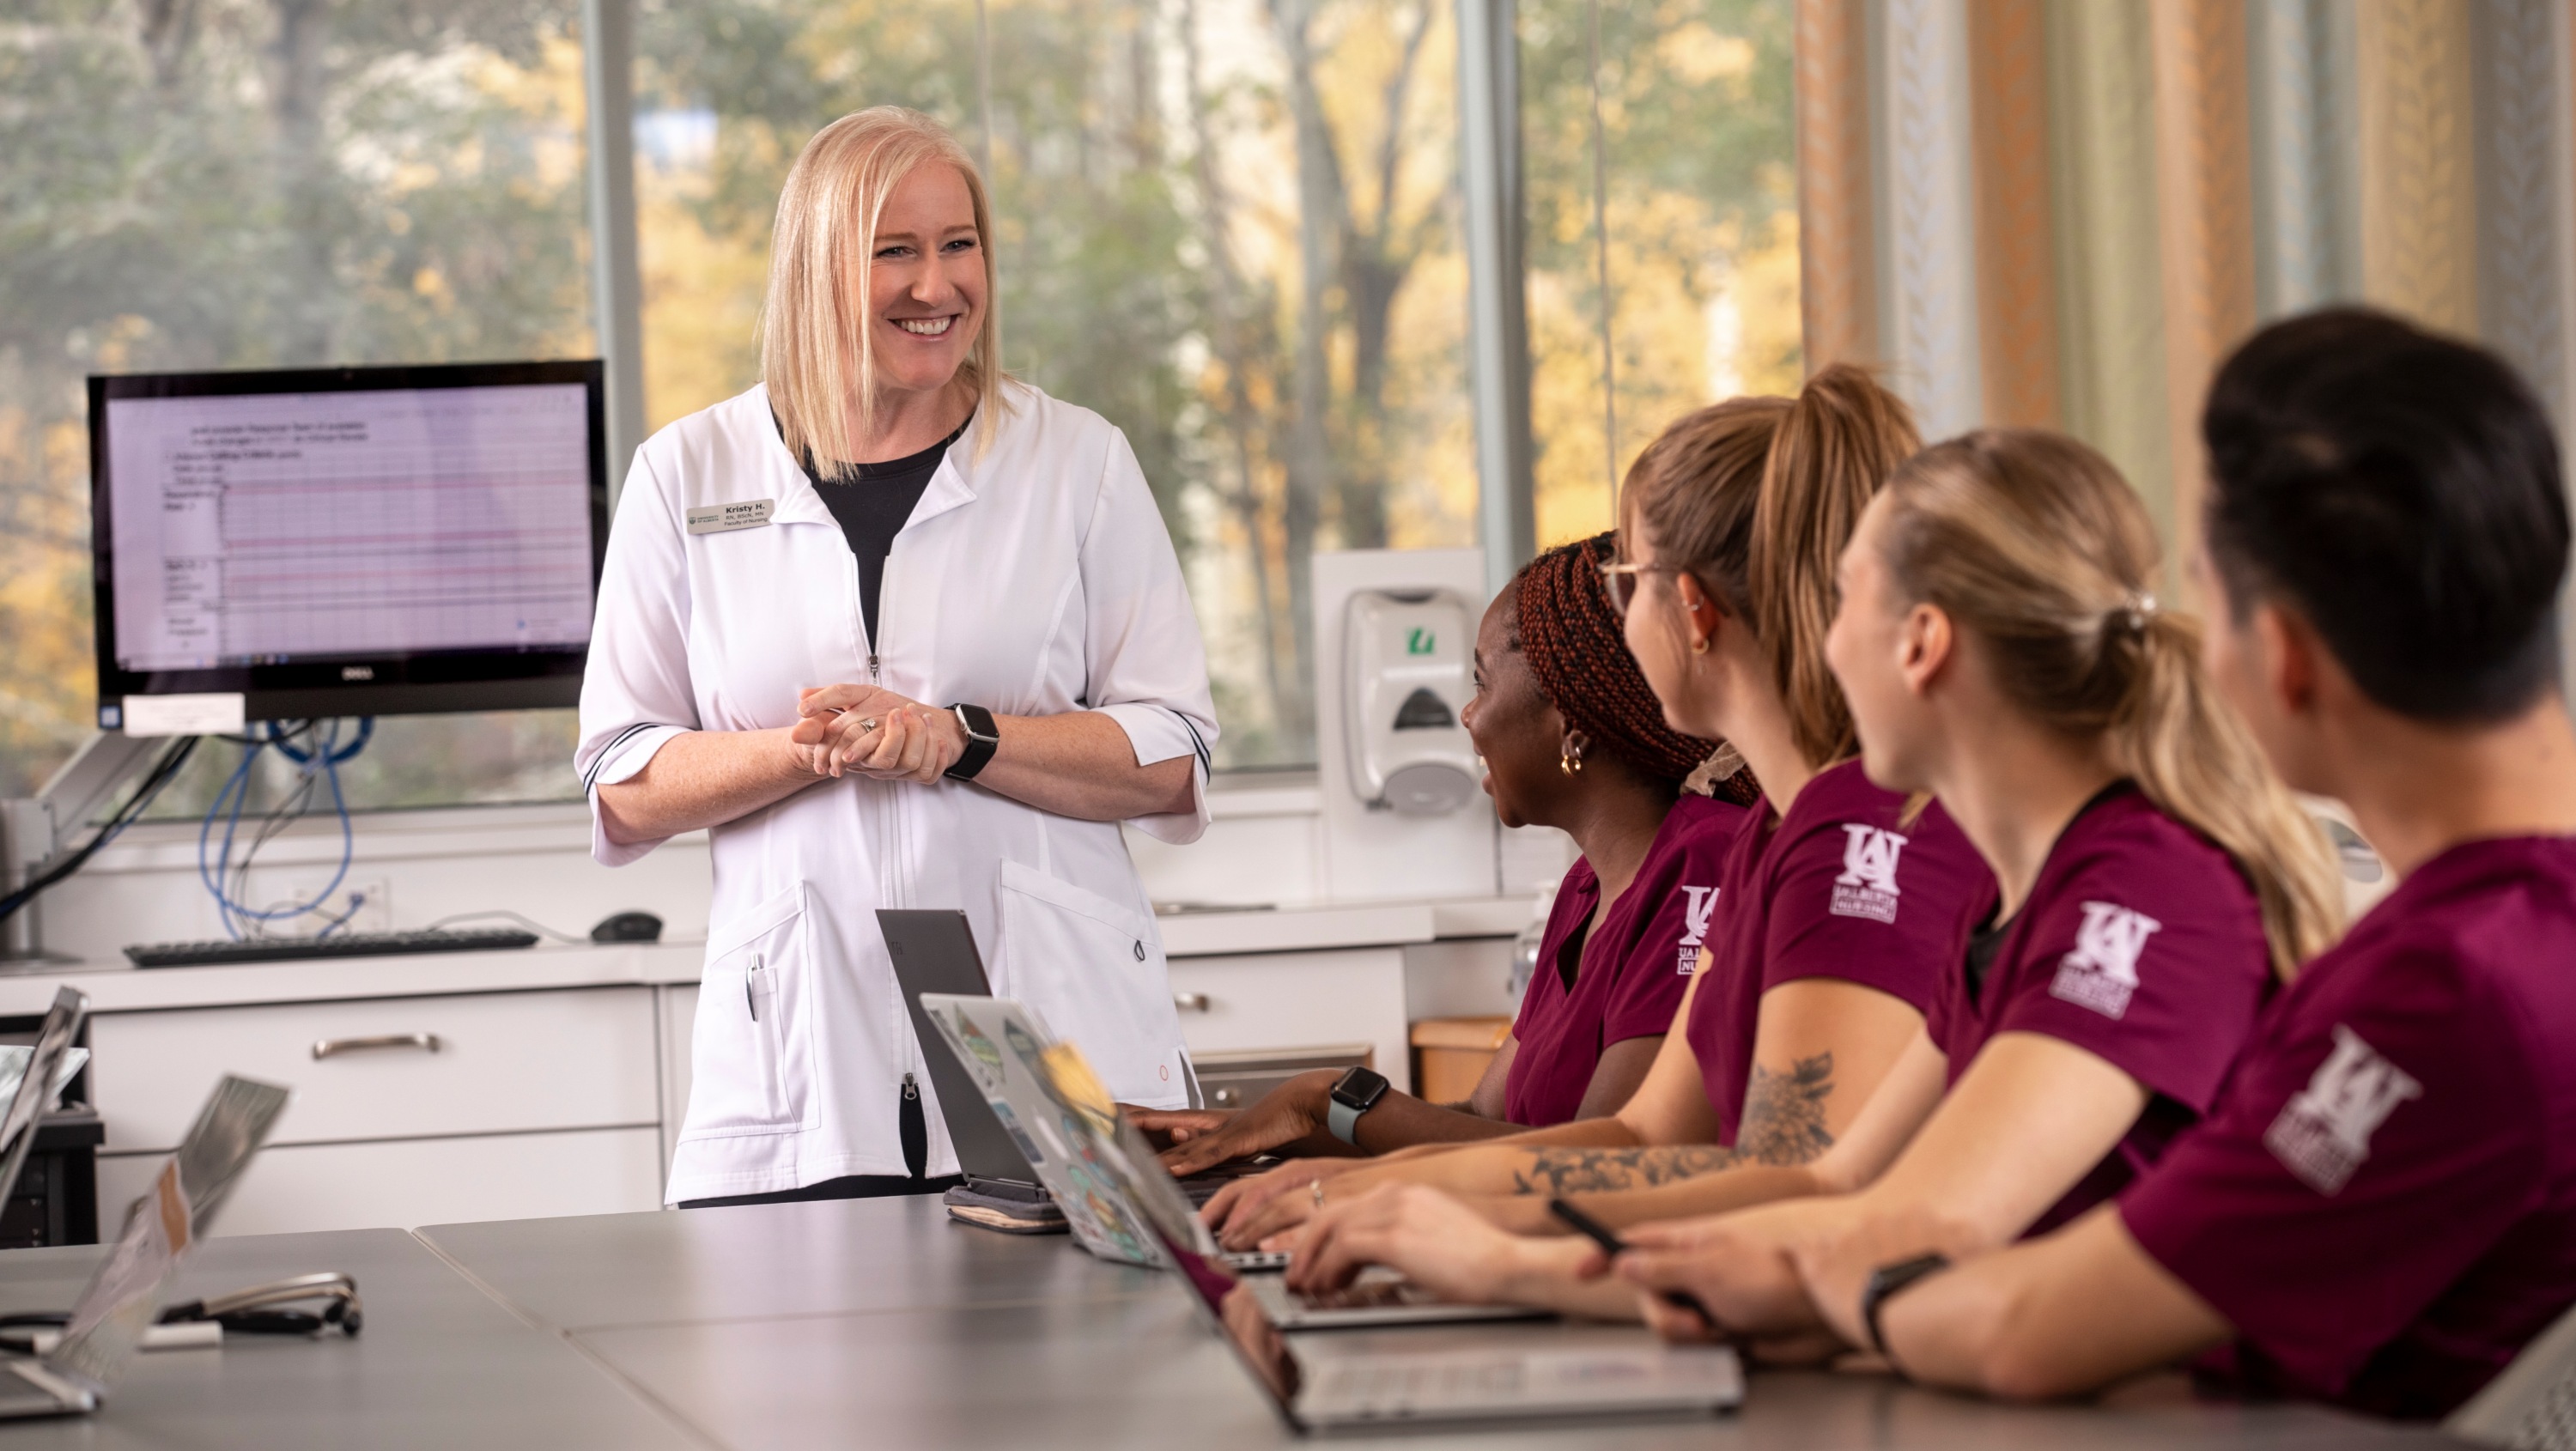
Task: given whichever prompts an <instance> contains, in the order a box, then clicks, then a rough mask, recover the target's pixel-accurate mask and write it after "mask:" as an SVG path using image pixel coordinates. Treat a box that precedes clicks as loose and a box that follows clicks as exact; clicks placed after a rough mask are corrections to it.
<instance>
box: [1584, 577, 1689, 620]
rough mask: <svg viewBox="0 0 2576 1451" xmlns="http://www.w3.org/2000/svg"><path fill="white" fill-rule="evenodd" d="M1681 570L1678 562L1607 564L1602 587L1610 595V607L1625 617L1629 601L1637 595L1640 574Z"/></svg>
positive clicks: (1602, 578)
mask: <svg viewBox="0 0 2576 1451" xmlns="http://www.w3.org/2000/svg"><path fill="white" fill-rule="evenodd" d="M1681 572H1682V567H1681V566H1680V565H1678V564H1605V565H1602V566H1601V588H1602V589H1603V590H1604V591H1605V592H1607V593H1608V594H1609V596H1610V608H1611V609H1612V610H1614V611H1616V612H1617V613H1618V614H1619V615H1620V616H1621V617H1622V618H1625V617H1626V615H1627V613H1628V605H1629V603H1630V602H1631V601H1633V600H1634V599H1636V597H1637V577H1638V576H1639V575H1644V574H1679V573H1681Z"/></svg>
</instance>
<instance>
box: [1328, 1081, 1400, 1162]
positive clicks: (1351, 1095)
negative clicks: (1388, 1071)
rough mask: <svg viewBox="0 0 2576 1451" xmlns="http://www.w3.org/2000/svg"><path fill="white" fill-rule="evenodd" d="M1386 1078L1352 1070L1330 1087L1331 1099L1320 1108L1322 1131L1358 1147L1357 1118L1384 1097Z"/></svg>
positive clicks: (1358, 1121) (1358, 1119) (1358, 1122)
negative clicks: (1322, 1115) (1328, 1130)
mask: <svg viewBox="0 0 2576 1451" xmlns="http://www.w3.org/2000/svg"><path fill="white" fill-rule="evenodd" d="M1386 1090H1387V1081H1386V1075H1385V1074H1383V1073H1380V1072H1378V1071H1377V1070H1376V1069H1374V1068H1352V1069H1350V1070H1348V1071H1346V1072H1344V1073H1343V1074H1342V1076H1341V1078H1340V1080H1339V1081H1337V1082H1336V1083H1334V1084H1333V1092H1332V1097H1331V1099H1330V1101H1329V1102H1327V1103H1326V1104H1325V1106H1324V1127H1326V1128H1328V1129H1331V1130H1332V1131H1333V1137H1334V1138H1337V1139H1339V1140H1341V1141H1342V1142H1343V1143H1346V1144H1348V1145H1350V1146H1351V1147H1352V1148H1354V1149H1356V1148H1358V1147H1359V1146H1360V1141H1359V1139H1358V1137H1357V1135H1358V1133H1359V1125H1360V1115H1361V1114H1364V1113H1366V1112H1368V1111H1369V1110H1370V1109H1373V1108H1375V1107H1377V1101H1378V1100H1379V1099H1381V1098H1384V1097H1386Z"/></svg>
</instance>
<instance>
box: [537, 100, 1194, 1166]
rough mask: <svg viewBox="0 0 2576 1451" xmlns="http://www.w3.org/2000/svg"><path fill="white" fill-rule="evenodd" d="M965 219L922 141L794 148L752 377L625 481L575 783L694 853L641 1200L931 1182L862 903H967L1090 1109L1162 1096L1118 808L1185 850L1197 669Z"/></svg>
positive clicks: (1186, 631) (827, 135) (1175, 1042)
mask: <svg viewBox="0 0 2576 1451" xmlns="http://www.w3.org/2000/svg"><path fill="white" fill-rule="evenodd" d="M991 234H992V228H991V218H990V213H989V211H988V209H987V206H986V201H985V196H984V190H983V183H982V181H981V179H980V178H979V177H978V176H977V175H976V172H975V168H974V165H973V163H972V162H971V161H970V160H969V159H968V157H967V155H966V153H965V152H964V150H963V149H961V148H960V147H959V146H958V144H957V142H956V141H955V139H954V138H952V137H951V136H950V135H949V134H948V133H947V132H946V131H945V130H944V129H942V128H941V127H940V126H939V125H938V124H937V123H936V122H934V121H932V120H930V119H929V118H928V117H926V116H922V115H920V114H918V113H916V112H911V111H904V110H900V109H897V108H894V107H878V108H875V109H873V110H868V111H862V112H859V113H857V114H855V115H851V116H846V117H843V118H842V119H841V120H839V121H836V122H834V123H833V124H832V125H830V126H828V127H826V128H824V130H823V131H821V132H820V133H818V134H817V135H816V136H815V137H814V139H813V140H812V141H810V142H808V143H807V145H806V147H805V152H804V154H803V155H802V156H801V157H799V158H798V160H797V162H796V166H795V168H794V170H793V171H791V172H790V173H789V175H788V179H787V185H786V189H785V192H784V194H783V195H782V196H781V197H780V200H779V208H778V223H777V228H776V232H775V234H774V238H773V241H772V244H771V261H770V278H769V296H768V303H767V307H766V310H765V312H764V316H763V334H762V359H761V361H762V372H763V374H764V376H765V378H766V380H767V381H766V383H765V384H764V385H763V386H761V387H756V388H753V389H752V390H751V391H750V392H748V393H744V394H743V395H741V396H740V397H737V398H734V399H732V400H730V401H728V402H724V403H719V404H717V405H716V406H715V407H713V408H709V409H707V410H705V411H704V412H701V413H695V414H692V415H690V416H689V417H687V418H683V419H681V420H680V421H678V422H677V423H674V424H672V425H670V426H669V427H667V428H664V429H663V430H662V431H661V432H659V433H657V434H655V435H654V436H653V437H652V438H651V439H649V440H647V441H646V443H645V444H644V446H643V447H642V448H641V449H639V450H638V451H637V452H636V455H635V462H634V466H633V468H632V470H631V471H630V472H629V473H628V474H627V477H626V484H625V490H624V493H623V495H622V496H621V498H620V500H619V503H618V508H617V519H616V523H615V526H614V528H613V529H612V530H611V531H610V535H609V546H608V565H607V572H606V575H605V577H604V580H603V583H602V586H601V594H600V602H599V617H598V624H597V626H596V629H595V631H594V634H593V637H592V641H591V652H590V667H589V673H588V676H587V678H586V679H585V681H584V683H583V688H582V700H581V728H582V741H581V747H580V751H579V753H578V755H577V757H576V758H575V764H576V766H577V768H578V769H579V771H580V772H581V776H582V780H583V782H584V784H585V786H586V787H587V789H588V790H589V793H590V800H591V812H592V820H593V830H592V854H593V855H594V856H596V857H597V858H598V859H599V860H600V861H601V862H603V863H606V864H608V865H610V866H616V865H620V864H622V863H625V862H630V861H633V860H635V859H636V858H638V857H640V856H642V855H644V854H645V853H646V852H648V851H651V850H652V849H653V848H654V847H655V846H657V845H659V844H660V843H662V842H663V841H666V840H668V839H670V838H671V837H673V836H676V835H679V834H680V833H682V832H686V831H694V830H698V829H700V828H706V829H707V830H708V834H709V838H710V841H711V844H712V854H713V857H714V866H715V894H714V907H713V911H712V914H711V916H710V918H709V922H708V927H707V960H706V968H705V974H704V978H703V980H702V982H703V986H702V990H701V992H700V994H699V999H698V1012H697V1024H696V1036H695V1044H694V1049H693V1052H692V1057H691V1063H692V1073H693V1079H692V1083H691V1086H690V1092H689V1108H688V1116H687V1119H686V1121H685V1123H684V1126H683V1127H682V1129H681V1132H680V1139H679V1146H678V1152H677V1153H676V1154H675V1155H674V1157H673V1160H672V1166H671V1179H670V1184H669V1186H668V1188H667V1190H666V1197H667V1198H668V1199H669V1200H670V1201H672V1202H675V1203H684V1204H685V1203H693V1202H706V1201H718V1202H726V1203H732V1202H742V1201H745V1200H760V1199H804V1198H844V1197H859V1196H865V1195H875V1194H889V1193H906V1192H922V1191H925V1190H930V1189H937V1188H941V1187H944V1186H945V1184H946V1183H947V1182H949V1181H947V1180H946V1179H945V1178H944V1177H943V1176H946V1175H950V1174H953V1173H954V1172H955V1171H956V1159H955V1155H954V1153H953V1152H952V1151H951V1149H950V1147H949V1145H948V1140H947V1135H946V1134H945V1132H943V1131H942V1130H941V1128H940V1127H939V1116H938V1113H937V1111H936V1107H935V1102H934V1101H933V1100H931V1099H930V1097H929V1094H930V1084H929V1077H928V1075H927V1074H926V1073H925V1072H924V1071H923V1068H922V1054H923V1052H924V1045H921V1044H919V1043H916V1042H915V1041H914V1040H913V1034H912V1030H911V1026H910V1024H909V1022H908V1020H907V1018H906V1015H905V1011H904V1008H903V1004H902V1001H901V999H900V998H899V997H898V995H897V989H896V985H895V980H894V975H893V971H892V968H891V966H890V964H889V962H888V960H887V956H886V950H885V944H884V941H883V939H882V938H881V937H880V936H879V934H878V931H877V924H876V917H875V913H876V909H878V908H880V907H913V908H925V907H930V908H958V909H962V910H964V911H965V913H966V914H967V916H968V917H969V918H970V919H971V921H972V923H973V926H974V929H975V935H976V938H977V940H978V942H980V943H981V944H982V946H983V949H984V954H985V958H986V969H987V971H988V972H989V973H990V974H991V976H992V979H993V986H994V989H995V991H997V992H999V993H1003V994H1006V995H1009V996H1012V997H1017V998H1020V999H1023V1000H1025V1001H1027V1002H1029V1003H1031V1004H1033V1005H1034V1006H1035V1007H1037V1009H1038V1010H1039V1011H1040V1012H1041V1013H1042V1014H1043V1015H1044V1016H1045V1018H1046V1019H1047V1021H1048V1023H1049V1024H1050V1025H1051V1026H1053V1027H1054V1028H1055V1030H1056V1031H1057V1032H1058V1033H1060V1034H1062V1035H1064V1036H1066V1037H1068V1038H1071V1039H1073V1040H1074V1041H1075V1042H1077V1043H1079V1044H1080V1045H1081V1047H1082V1049H1083V1051H1084V1052H1085V1053H1086V1054H1087V1055H1089V1056H1090V1057H1091V1059H1092V1060H1093V1062H1094V1064H1095V1065H1096V1066H1097V1067H1098V1068H1099V1070H1100V1072H1101V1075H1102V1077H1103V1078H1104V1079H1106V1080H1107V1084H1108V1087H1109V1088H1110V1089H1111V1090H1112V1091H1113V1092H1115V1093H1116V1094H1117V1096H1118V1097H1119V1098H1120V1099H1122V1100H1124V1101H1126V1102H1130V1103H1141V1104H1155V1105H1158V1106H1178V1105H1182V1104H1184V1103H1186V1102H1187V1101H1188V1098H1189V1082H1190V1078H1189V1068H1188V1063H1187V1060H1186V1058H1185V1057H1184V1055H1183V1052H1182V1047H1181V1033H1180V1024H1179V1021H1178V1019H1177V1017H1176V1016H1175V1014H1174V1012H1173V1007H1172V995H1171V989H1170V985H1169V983H1168V981H1167V980H1166V977H1165V973H1164V964H1163V950H1162V942H1161V939H1160V937H1159V935H1158V934H1157V932H1156V931H1155V927H1154V919H1153V912H1152V908H1151V906H1150V905H1149V903H1148V902H1147V900H1146V897H1145V892H1144V888H1143V885H1142V884H1141V883H1140V882H1139V881H1138V879H1137V876H1136V869H1135V866H1134V865H1133V863H1131V862H1130V861H1129V859H1128V856H1127V848H1126V845H1125V842H1124V840H1123V839H1122V837H1121V836H1120V834H1119V823H1120V822H1121V821H1129V822H1133V823H1134V824H1135V825H1136V826H1137V827H1138V828H1139V829H1141V830H1143V831H1145V832H1147V833H1149V834H1151V835H1153V836H1155V837H1158V838H1160V839H1162V840H1165V841H1170V842H1176V843H1177V842H1187V841H1192V840H1195V839H1196V838H1197V837H1198V835H1199V834H1200V833H1201V832H1202V831H1203V830H1204V829H1205V827H1206V823H1207V806H1206V796H1205V789H1206V782H1207V765H1208V748H1209V746H1210V745H1211V744H1212V743H1213V742H1214V741H1215V739H1216V722H1215V719H1214V709H1213V707H1212V705H1211V703H1210V701H1209V697H1208V685H1207V662H1206V653H1205V650H1204V648H1203V646H1202V644H1201V642H1200V638H1199V631H1198V623H1197V621H1196V619H1195V618H1194V617H1193V615H1192V614H1191V611H1190V602H1189V596H1188V593H1187V592H1186V590H1185V589H1184V588H1183V585H1182V579H1181V571H1180V565H1179V561H1178V560H1177V559H1176V558H1175V557H1174V555H1173V552H1172V545H1171V540H1170V537H1169V536H1168V535H1167V534H1166V533H1165V532H1164V529H1163V524H1162V520H1161V517H1160V516H1159V515H1158V514H1157V513H1156V512H1155V508H1154V501H1153V497H1152V495H1151V494H1150V493H1149V492H1148V490H1147V488H1146V485H1145V479H1144V475H1143V473H1142V472H1141V471H1140V470H1139V469H1138V467H1137V464H1136V458H1135V454H1134V453H1133V452H1132V451H1131V450H1130V449H1129V448H1128V445H1127V440H1126V438H1125V436H1124V435H1122V434H1121V433H1120V432H1119V431H1118V430H1117V429H1116V428H1114V427H1112V426H1110V425H1109V423H1108V422H1106V421H1105V420H1103V419H1102V418H1100V417H1099V415H1097V414H1094V413H1092V412H1090V411H1088V410H1086V409H1082V408H1077V407H1074V406H1072V405H1070V404H1066V403H1061V402H1058V401H1056V400H1055V399H1053V398H1050V397H1048V396H1046V395H1045V394H1044V393H1041V392H1039V391H1038V390H1036V389H1034V388H1031V387H1027V386H1025V385H1023V384H1020V383H1017V382H1014V381H1012V380H1010V379H1007V378H1005V377H1003V376H1002V375H1001V373H1000V371H999V369H998V367H997V365H996V362H995V343H994V326H993V311H992V305H993V295H994V290H995V289H994V272H993V262H992V256H991V254H990V252H989V251H987V250H986V245H987V240H988V239H989V238H990V236H991ZM818 460H819V461H824V462H820V463H817V462H816V461H818ZM837 461H847V462H846V463H843V462H837ZM968 777H971V779H962V778H968ZM928 1051H932V1052H943V1051H946V1050H945V1049H944V1048H943V1047H940V1046H938V1045H931V1046H930V1047H929V1050H928Z"/></svg>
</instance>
